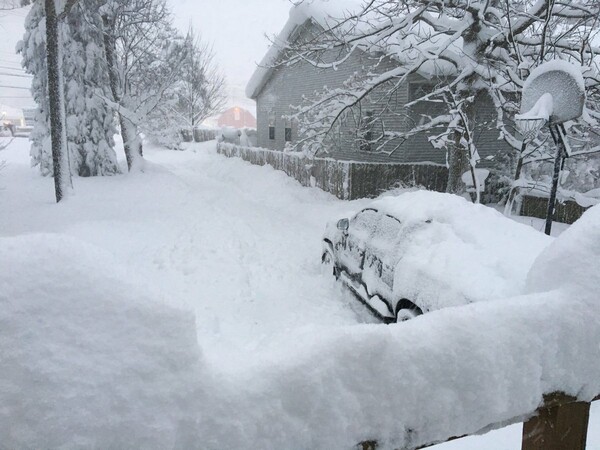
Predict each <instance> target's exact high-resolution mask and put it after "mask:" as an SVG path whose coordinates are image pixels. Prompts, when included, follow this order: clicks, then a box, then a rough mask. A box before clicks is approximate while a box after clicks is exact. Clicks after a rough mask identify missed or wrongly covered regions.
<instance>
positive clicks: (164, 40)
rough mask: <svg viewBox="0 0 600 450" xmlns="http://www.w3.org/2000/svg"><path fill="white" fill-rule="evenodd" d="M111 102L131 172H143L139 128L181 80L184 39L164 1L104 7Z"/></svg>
mask: <svg viewBox="0 0 600 450" xmlns="http://www.w3.org/2000/svg"><path fill="white" fill-rule="evenodd" d="M100 14H101V16H102V23H103V28H104V48H105V52H106V64H107V68H108V73H109V79H110V80H109V82H110V89H111V92H112V97H113V98H112V99H108V98H105V100H106V101H107V102H109V104H110V105H111V106H113V107H114V108H115V109H116V110H117V112H118V115H119V123H120V126H121V136H122V138H123V144H124V148H125V155H126V158H127V166H128V168H129V170H130V171H131V170H141V169H142V161H143V152H142V140H141V136H140V131H139V127H140V125H141V124H142V123H143V122H144V120H145V119H146V118H147V117H148V115H149V114H150V113H151V112H152V111H153V110H154V109H155V108H156V107H157V106H158V104H159V103H160V102H161V100H162V99H163V97H164V95H165V93H166V92H167V91H168V89H170V88H171V87H172V86H173V84H174V83H175V82H176V80H177V76H178V70H179V67H180V64H181V62H182V61H183V59H184V55H185V51H184V47H183V40H182V39H181V38H180V37H179V36H178V34H177V32H176V31H175V30H174V28H173V27H172V26H171V23H170V13H169V11H168V9H167V6H166V4H165V1H164V0H108V1H107V2H106V4H105V5H104V6H102V8H100Z"/></svg>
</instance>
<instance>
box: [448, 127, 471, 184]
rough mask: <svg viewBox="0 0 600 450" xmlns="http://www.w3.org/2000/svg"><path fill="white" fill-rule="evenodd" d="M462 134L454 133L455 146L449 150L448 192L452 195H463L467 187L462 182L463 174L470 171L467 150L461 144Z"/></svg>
mask: <svg viewBox="0 0 600 450" xmlns="http://www.w3.org/2000/svg"><path fill="white" fill-rule="evenodd" d="M460 140H461V135H460V132H458V131H456V132H455V133H454V144H453V145H451V146H450V148H449V150H448V185H447V187H446V192H448V193H450V194H458V195H460V194H463V193H464V192H465V190H466V186H465V184H464V183H463V181H462V174H463V173H465V172H466V171H467V170H469V166H470V163H469V158H468V155H467V150H466V149H465V148H464V147H463V146H462V145H461V144H460Z"/></svg>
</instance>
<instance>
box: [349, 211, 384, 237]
mask: <svg viewBox="0 0 600 450" xmlns="http://www.w3.org/2000/svg"><path fill="white" fill-rule="evenodd" d="M380 217H381V216H380V214H379V213H378V212H377V211H376V210H374V209H365V210H364V211H361V212H359V213H358V214H357V215H356V217H355V218H354V219H353V220H352V221H351V223H350V231H351V232H352V234H353V235H354V236H356V237H357V238H360V239H364V240H367V239H369V238H370V237H371V236H373V234H374V233H375V231H376V229H377V223H378V222H379V219H380Z"/></svg>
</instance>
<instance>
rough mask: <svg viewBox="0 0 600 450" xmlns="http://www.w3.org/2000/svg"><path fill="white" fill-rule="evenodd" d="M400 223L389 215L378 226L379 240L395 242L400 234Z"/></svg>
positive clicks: (382, 218) (383, 217)
mask: <svg viewBox="0 0 600 450" xmlns="http://www.w3.org/2000/svg"><path fill="white" fill-rule="evenodd" d="M400 227H401V224H400V221H399V220H398V219H395V218H394V217H392V216H388V215H387V214H386V215H384V216H382V217H381V220H380V221H379V223H378V224H377V232H376V236H377V238H379V239H382V240H386V241H389V242H394V241H395V240H396V239H397V238H398V235H399V234H400Z"/></svg>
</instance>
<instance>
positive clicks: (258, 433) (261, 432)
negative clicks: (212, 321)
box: [202, 291, 600, 449]
mask: <svg viewBox="0 0 600 450" xmlns="http://www.w3.org/2000/svg"><path fill="white" fill-rule="evenodd" d="M565 311H569V313H568V314H565ZM599 313H600V310H599V308H598V307H597V306H596V307H595V308H593V309H591V308H589V307H588V306H587V305H584V304H583V303H582V302H579V301H577V300H575V301H572V299H570V298H569V297H568V296H564V295H562V294H561V293H560V292H558V291H554V292H551V293H545V294H534V295H529V296H523V297H518V298H513V299H510V300H498V301H493V302H487V303H474V304H471V305H467V306H463V307H458V308H447V309H444V310H440V311H436V312H432V313H429V314H425V315H423V316H420V317H419V318H417V319H414V320H411V321H409V322H406V323H403V324H394V325H390V326H382V325H361V326H354V327H344V328H339V329H334V330H324V329H316V328H309V329H306V330H305V331H304V332H303V333H301V332H296V333H293V334H292V335H290V337H289V339H288V340H286V341H285V342H279V343H275V344H273V347H274V348H271V349H270V351H269V352H266V353H265V354H264V355H257V363H256V364H257V368H256V370H255V371H249V372H248V373H247V374H246V377H245V378H243V379H241V380H238V384H237V385H234V386H229V387H228V389H227V391H226V392H224V393H223V394H222V395H223V399H222V401H220V402H219V405H220V406H219V407H217V409H216V410H215V413H214V415H213V417H215V416H218V417H220V418H221V420H224V423H221V425H220V426H219V427H216V428H215V427H214V426H213V427H210V428H208V427H207V429H204V430H203V432H202V435H203V436H205V437H206V438H207V442H212V443H213V445H211V446H210V448H265V449H276V448H352V446H353V445H355V444H356V443H358V442H361V441H364V440H377V441H379V442H380V444H381V446H380V448H414V447H417V446H419V445H423V444H427V443H431V442H436V441H440V440H445V439H447V438H449V437H450V436H457V435H462V434H472V433H476V432H479V431H481V430H486V429H487V428H488V427H489V426H490V425H495V426H496V427H501V426H502V425H503V424H507V423H511V422H517V421H520V419H522V418H523V417H524V416H526V415H529V414H530V413H532V412H533V411H534V410H535V409H536V408H537V407H538V406H539V405H540V404H541V402H542V399H543V394H545V393H550V392H554V391H564V392H566V393H567V394H571V395H575V396H578V397H579V398H581V399H584V400H590V399H591V398H593V396H594V395H596V394H598V393H599V392H600V376H599V375H600V348H599V347H598V337H599V330H600V318H599V317H600V316H599ZM274 361H276V362H277V363H276V364H274V363H273V362H274ZM244 390H245V391H247V392H248V391H249V392H248V394H245V395H243V396H240V395H239V392H243V391H244ZM234 411H236V412H238V414H234V413H233V412H234ZM225 430H227V432H224V431H225ZM249 443H252V444H249Z"/></svg>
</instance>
